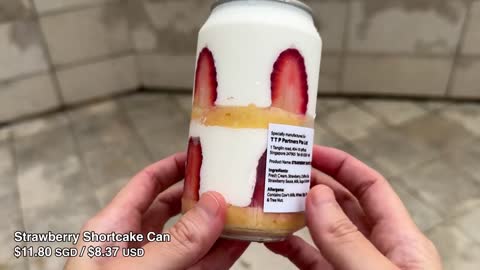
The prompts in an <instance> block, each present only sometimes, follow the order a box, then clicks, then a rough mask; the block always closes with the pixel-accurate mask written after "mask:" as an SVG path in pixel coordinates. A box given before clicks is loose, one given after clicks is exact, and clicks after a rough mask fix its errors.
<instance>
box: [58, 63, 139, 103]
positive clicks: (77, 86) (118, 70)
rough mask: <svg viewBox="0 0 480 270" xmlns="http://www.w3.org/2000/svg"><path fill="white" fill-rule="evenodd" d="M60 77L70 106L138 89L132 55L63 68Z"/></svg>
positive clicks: (61, 86) (59, 73) (61, 85)
mask: <svg viewBox="0 0 480 270" xmlns="http://www.w3.org/2000/svg"><path fill="white" fill-rule="evenodd" d="M57 76H58V80H59V82H60V88H61V91H62V94H63V97H64V99H65V102H67V103H75V102H81V101H85V100H89V99H92V98H98V97H105V96H109V95H113V94H116V93H121V92H125V91H127V90H134V89H136V88H137V87H138V86H139V83H138V80H137V71H136V66H135V59H134V57H133V56H124V57H120V58H113V59H109V60H106V61H102V62H96V63H91V64H86V65H80V66H75V67H71V68H67V69H62V70H59V71H57Z"/></svg>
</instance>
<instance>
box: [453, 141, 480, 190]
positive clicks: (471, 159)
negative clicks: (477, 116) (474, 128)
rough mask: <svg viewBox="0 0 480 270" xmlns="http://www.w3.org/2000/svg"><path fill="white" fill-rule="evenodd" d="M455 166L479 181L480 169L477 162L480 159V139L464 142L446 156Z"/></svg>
mask: <svg viewBox="0 0 480 270" xmlns="http://www.w3.org/2000/svg"><path fill="white" fill-rule="evenodd" d="M447 158H448V159H447V160H448V161H449V162H451V163H452V164H453V165H454V166H455V167H457V168H459V169H460V170H463V171H465V172H466V173H468V174H469V175H470V176H472V177H473V178H475V179H476V180H477V181H478V182H479V183H480V170H479V169H478V164H479V161H480V140H477V141H473V142H471V143H468V144H466V145H465V146H464V147H462V148H458V149H456V150H455V151H453V152H452V153H449V155H448V157H447Z"/></svg>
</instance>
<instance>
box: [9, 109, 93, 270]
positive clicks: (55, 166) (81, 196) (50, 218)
mask: <svg viewBox="0 0 480 270" xmlns="http://www.w3.org/2000/svg"><path fill="white" fill-rule="evenodd" d="M45 121H47V122H49V121H50V119H48V120H45ZM51 121H53V123H51V124H49V123H47V124H45V128H44V129H43V130H42V131H39V132H37V133H35V135H34V136H23V137H15V139H14V142H15V143H14V148H15V157H16V161H17V168H18V188H19V193H20V200H21V205H22V209H23V218H24V224H25V230H27V231H33V232H48V231H54V232H77V231H79V230H80V228H81V226H82V225H83V224H84V223H85V222H86V221H87V220H88V218H90V217H92V216H93V215H94V214H95V213H96V212H97V211H98V203H97V200H96V198H95V194H94V191H93V190H92V185H91V184H90V182H89V179H88V177H87V175H86V173H85V168H84V167H83V165H82V162H81V160H80V158H79V157H78V156H77V155H76V153H75V145H74V140H73V137H72V133H71V131H70V130H69V127H68V126H66V125H58V123H57V119H55V118H51ZM39 220H41V221H42V222H39ZM46 244H47V243H34V244H33V243H32V245H33V246H38V245H46ZM48 245H49V246H52V247H53V248H56V247H59V246H65V245H68V244H67V243H49V244H48ZM64 261H65V258H56V257H52V258H35V259H33V260H29V265H30V267H29V268H30V269H39V270H40V269H60V268H61V267H62V265H63V264H64Z"/></svg>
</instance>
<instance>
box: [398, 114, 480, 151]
mask: <svg viewBox="0 0 480 270" xmlns="http://www.w3.org/2000/svg"><path fill="white" fill-rule="evenodd" d="M399 127H400V129H399V130H398V132H399V133H401V134H402V135H403V136H406V138H408V140H409V141H411V142H419V143H423V144H426V145H429V146H431V147H433V148H434V149H436V150H437V151H447V152H448V151H456V150H458V149H460V148H462V147H465V146H466V145H468V144H470V143H472V141H473V140H474V139H475V137H474V136H473V135H472V133H471V132H470V131H468V130H467V129H465V128H464V127H463V126H462V125H461V124H460V123H458V122H457V121H454V120H451V119H448V118H446V117H443V116H442V115H441V114H436V113H433V114H427V115H425V116H422V117H419V118H415V119H413V120H411V121H409V122H406V123H405V124H402V125H400V126H399Z"/></svg>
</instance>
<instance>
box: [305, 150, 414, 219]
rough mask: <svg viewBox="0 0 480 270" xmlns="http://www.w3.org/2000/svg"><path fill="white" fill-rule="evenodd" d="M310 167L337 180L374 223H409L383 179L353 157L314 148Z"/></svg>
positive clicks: (403, 210)
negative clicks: (357, 201) (406, 221)
mask: <svg viewBox="0 0 480 270" xmlns="http://www.w3.org/2000/svg"><path fill="white" fill-rule="evenodd" d="M312 166H313V167H314V168H316V169H318V170H320V171H322V172H324V173H326V174H328V175H330V176H331V177H333V178H334V179H336V180H337V181H338V182H339V183H341V184H342V185H343V186H345V187H346V188H347V189H348V190H349V191H350V192H351V193H352V194H353V195H354V196H355V197H356V198H357V199H358V200H359V202H360V204H361V205H362V207H363V208H364V210H365V213H366V215H367V216H368V217H369V218H370V219H371V221H372V222H373V223H379V222H383V221H388V222H392V221H393V223H394V224H399V225H401V224H405V220H409V221H411V222H412V224H413V221H412V220H411V218H410V215H409V214H408V211H407V210H406V208H405V206H404V205H403V203H402V201H401V200H400V198H399V197H398V196H397V194H396V193H395V191H394V190H393V189H392V187H391V186H390V184H389V183H388V182H387V180H385V178H384V177H383V176H382V175H381V174H380V173H378V172H377V171H375V170H373V169H372V168H370V167H368V166H367V165H365V164H364V163H363V162H361V161H360V160H358V159H356V158H355V157H353V156H351V155H349V154H347V153H345V152H343V151H341V150H338V149H334V148H329V147H323V146H314V149H313V161H312Z"/></svg>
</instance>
